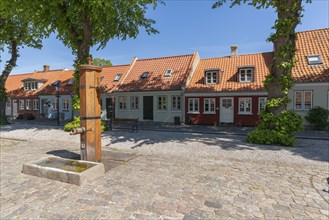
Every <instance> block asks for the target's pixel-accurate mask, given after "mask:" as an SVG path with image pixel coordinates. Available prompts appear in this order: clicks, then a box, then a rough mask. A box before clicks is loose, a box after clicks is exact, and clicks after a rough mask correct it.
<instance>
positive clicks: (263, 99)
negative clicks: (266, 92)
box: [258, 97, 267, 113]
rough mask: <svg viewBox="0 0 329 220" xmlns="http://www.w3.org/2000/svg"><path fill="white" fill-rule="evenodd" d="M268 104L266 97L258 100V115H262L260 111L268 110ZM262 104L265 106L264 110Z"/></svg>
mask: <svg viewBox="0 0 329 220" xmlns="http://www.w3.org/2000/svg"><path fill="white" fill-rule="evenodd" d="M266 102H267V98H266V97H259V98H258V113H260V111H264V110H265V108H266ZM261 104H264V108H262V106H261Z"/></svg>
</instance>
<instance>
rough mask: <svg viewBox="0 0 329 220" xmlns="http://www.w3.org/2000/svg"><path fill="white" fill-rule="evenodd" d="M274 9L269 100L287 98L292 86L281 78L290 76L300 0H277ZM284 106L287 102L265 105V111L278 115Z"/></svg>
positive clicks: (268, 87) (300, 7)
mask: <svg viewBox="0 0 329 220" xmlns="http://www.w3.org/2000/svg"><path fill="white" fill-rule="evenodd" d="M276 9H277V15H278V19H277V20H276V24H275V26H274V28H275V29H276V33H275V34H273V35H272V36H271V37H270V40H271V41H272V42H273V44H274V58H273V62H272V66H271V73H270V74H271V77H272V79H271V81H270V82H269V84H268V86H267V90H268V99H269V101H271V100H273V99H277V100H281V101H282V100H288V95H287V91H288V90H289V89H290V88H291V87H292V82H288V81H287V80H283V76H287V77H291V70H292V67H293V65H294V55H295V51H296V43H295V42H296V33H295V28H296V26H297V25H298V24H299V23H300V18H301V12H302V0H278V1H277V6H276ZM286 64H288V65H286ZM286 106H287V102H279V104H278V105H277V106H271V107H267V111H269V112H271V113H273V114H275V115H278V114H280V112H282V111H283V110H285V109H286Z"/></svg>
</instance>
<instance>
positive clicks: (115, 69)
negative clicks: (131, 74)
mask: <svg viewBox="0 0 329 220" xmlns="http://www.w3.org/2000/svg"><path fill="white" fill-rule="evenodd" d="M129 67H130V65H129V64H127V65H118V66H110V67H103V68H102V72H101V77H104V78H103V80H102V82H101V84H105V85H106V86H107V91H106V92H113V91H115V90H116V89H117V88H118V86H119V85H120V83H121V82H122V81H123V79H124V78H125V76H126V74H127V72H128V69H129ZM118 74H122V75H121V77H120V79H119V80H118V81H114V79H115V77H116V76H117V75H118Z"/></svg>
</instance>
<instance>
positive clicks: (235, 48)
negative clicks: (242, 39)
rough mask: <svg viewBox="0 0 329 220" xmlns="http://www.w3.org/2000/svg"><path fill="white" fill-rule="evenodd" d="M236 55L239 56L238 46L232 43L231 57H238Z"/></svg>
mask: <svg viewBox="0 0 329 220" xmlns="http://www.w3.org/2000/svg"><path fill="white" fill-rule="evenodd" d="M236 56H238V46H237V45H232V46H231V57H236Z"/></svg>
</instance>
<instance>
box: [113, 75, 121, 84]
mask: <svg viewBox="0 0 329 220" xmlns="http://www.w3.org/2000/svg"><path fill="white" fill-rule="evenodd" d="M121 76H122V74H121V73H119V74H117V75H116V77H115V78H114V81H115V82H117V81H119V80H120V78H121Z"/></svg>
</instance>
